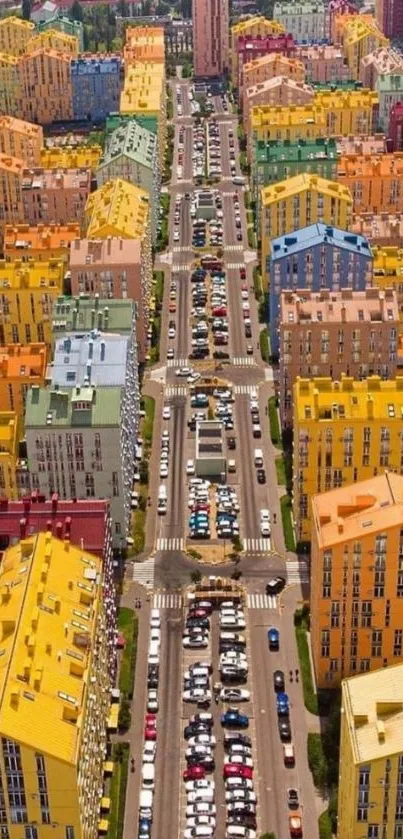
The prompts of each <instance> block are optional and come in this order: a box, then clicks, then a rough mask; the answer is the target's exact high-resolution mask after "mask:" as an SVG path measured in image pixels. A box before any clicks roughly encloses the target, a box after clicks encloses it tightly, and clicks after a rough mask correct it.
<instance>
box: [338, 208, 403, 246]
mask: <svg viewBox="0 0 403 839" xmlns="http://www.w3.org/2000/svg"><path fill="white" fill-rule="evenodd" d="M351 232H352V233H355V234H360V235H361V236H365V238H366V239H368V241H369V242H370V244H371V245H378V246H379V247H386V246H388V245H389V246H392V247H400V246H401V243H402V241H403V214H402V213H378V215H374V213H359V214H358V213H354V215H353V219H352V223H351Z"/></svg>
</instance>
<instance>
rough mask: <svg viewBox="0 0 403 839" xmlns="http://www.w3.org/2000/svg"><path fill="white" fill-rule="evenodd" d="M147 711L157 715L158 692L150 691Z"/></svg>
mask: <svg viewBox="0 0 403 839" xmlns="http://www.w3.org/2000/svg"><path fill="white" fill-rule="evenodd" d="M147 711H149V713H151V714H156V713H157V711H158V692H157V691H156V690H149V691H148V696H147Z"/></svg>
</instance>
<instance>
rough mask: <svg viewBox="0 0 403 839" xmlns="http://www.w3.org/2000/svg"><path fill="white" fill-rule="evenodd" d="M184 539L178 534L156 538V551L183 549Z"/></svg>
mask: <svg viewBox="0 0 403 839" xmlns="http://www.w3.org/2000/svg"><path fill="white" fill-rule="evenodd" d="M183 550H185V540H184V539H181V538H180V537H179V536H177V537H175V536H170V537H165V538H164V537H161V538H160V539H157V551H183Z"/></svg>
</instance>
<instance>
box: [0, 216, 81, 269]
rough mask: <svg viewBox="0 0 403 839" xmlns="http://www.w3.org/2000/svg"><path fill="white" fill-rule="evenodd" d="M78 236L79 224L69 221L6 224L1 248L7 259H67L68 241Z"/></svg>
mask: <svg viewBox="0 0 403 839" xmlns="http://www.w3.org/2000/svg"><path fill="white" fill-rule="evenodd" d="M79 238H80V225H79V224H76V223H75V222H71V223H69V224H38V225H37V226H36V227H30V226H29V224H16V225H12V224H7V225H6V227H5V231H4V242H3V251H4V257H5V259H6V260H8V262H14V260H15V259H21V260H23V261H24V262H27V261H28V260H33V261H35V262H49V259H57V260H58V261H59V262H60V261H63V262H65V263H67V262H68V261H69V254H70V244H71V242H74V240H75V239H79Z"/></svg>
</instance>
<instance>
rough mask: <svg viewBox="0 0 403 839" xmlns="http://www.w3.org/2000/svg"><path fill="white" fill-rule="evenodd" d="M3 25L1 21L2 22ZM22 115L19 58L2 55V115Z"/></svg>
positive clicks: (0, 102) (0, 70)
mask: <svg viewBox="0 0 403 839" xmlns="http://www.w3.org/2000/svg"><path fill="white" fill-rule="evenodd" d="M0 23H1V21H0ZM19 113H21V89H20V77H19V72H18V58H16V57H15V56H14V55H7V54H6V53H5V52H2V53H0V114H7V115H10V116H15V115H17V114H19Z"/></svg>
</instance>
